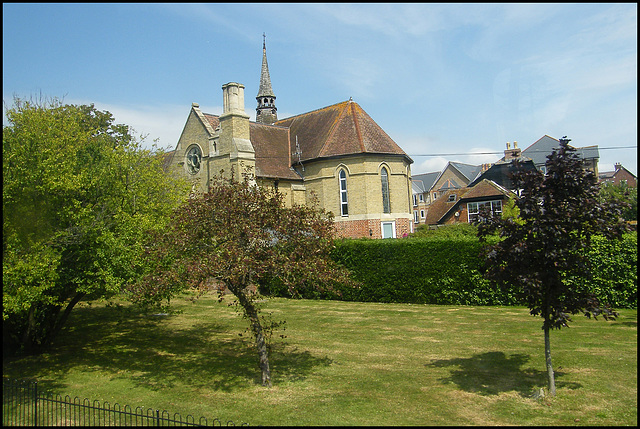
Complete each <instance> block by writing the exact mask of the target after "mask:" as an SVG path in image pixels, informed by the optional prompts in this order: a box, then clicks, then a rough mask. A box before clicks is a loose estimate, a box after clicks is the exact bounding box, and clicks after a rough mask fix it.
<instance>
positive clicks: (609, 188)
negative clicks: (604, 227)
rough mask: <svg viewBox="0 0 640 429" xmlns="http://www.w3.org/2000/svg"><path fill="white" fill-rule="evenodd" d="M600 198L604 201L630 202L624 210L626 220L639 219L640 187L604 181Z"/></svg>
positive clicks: (623, 214)
mask: <svg viewBox="0 0 640 429" xmlns="http://www.w3.org/2000/svg"><path fill="white" fill-rule="evenodd" d="M600 198H601V200H602V201H603V202H605V203H606V202H612V203H616V202H622V203H626V204H628V206H626V208H625V209H624V210H623V212H622V217H623V218H624V220H638V188H636V187H631V186H629V185H627V183H626V182H621V183H619V184H617V185H616V184H614V183H607V182H605V183H603V184H602V185H601V187H600Z"/></svg>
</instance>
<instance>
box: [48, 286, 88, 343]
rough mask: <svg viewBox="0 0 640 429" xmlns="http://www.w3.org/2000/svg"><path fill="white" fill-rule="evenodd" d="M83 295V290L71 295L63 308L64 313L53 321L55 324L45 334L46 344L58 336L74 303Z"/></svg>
mask: <svg viewBox="0 0 640 429" xmlns="http://www.w3.org/2000/svg"><path fill="white" fill-rule="evenodd" d="M85 295H86V293H84V292H78V293H77V294H76V296H75V297H73V299H72V300H71V302H69V304H67V308H65V310H64V313H62V316H60V318H59V319H57V320H56V322H55V324H54V326H53V329H52V330H51V333H50V334H49V335H48V336H47V338H46V345H49V344H51V342H52V341H53V340H54V338H55V337H57V336H58V333H59V332H60V330H61V329H62V327H63V326H64V324H65V323H67V319H68V318H69V315H70V314H71V310H73V308H74V307H75V306H76V304H77V303H78V302H80V300H81V299H82V298H84V296H85Z"/></svg>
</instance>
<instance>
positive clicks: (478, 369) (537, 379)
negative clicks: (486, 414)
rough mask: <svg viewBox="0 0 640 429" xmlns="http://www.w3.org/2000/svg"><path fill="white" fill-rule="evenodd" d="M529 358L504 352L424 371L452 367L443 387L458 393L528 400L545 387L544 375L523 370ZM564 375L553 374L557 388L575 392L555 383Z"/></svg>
mask: <svg viewBox="0 0 640 429" xmlns="http://www.w3.org/2000/svg"><path fill="white" fill-rule="evenodd" d="M529 360H530V357H529V355H525V354H513V355H511V356H507V355H505V354H504V353H503V352H487V353H481V354H477V355H475V356H472V357H470V358H456V359H440V360H435V361H433V362H431V363H428V364H425V366H427V367H434V368H446V367H451V370H450V375H449V376H448V377H444V378H441V379H440V380H441V381H442V383H443V384H448V383H453V384H455V385H457V386H458V387H459V388H460V389H462V390H464V391H466V392H470V393H477V394H479V395H483V396H491V395H498V394H500V393H502V392H511V391H515V392H517V393H518V394H519V395H520V396H522V397H530V396H531V395H532V393H533V391H534V389H537V388H540V387H542V386H546V385H547V372H546V371H542V370H537V369H533V368H530V367H528V368H523V366H524V365H525V364H526V363H527V362H529ZM563 375H565V373H563V372H560V371H555V379H556V388H558V389H560V388H567V389H578V388H580V387H582V385H581V384H579V383H574V382H563V381H561V380H558V379H559V378H560V377H562V376H563Z"/></svg>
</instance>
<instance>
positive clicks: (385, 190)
mask: <svg viewBox="0 0 640 429" xmlns="http://www.w3.org/2000/svg"><path fill="white" fill-rule="evenodd" d="M380 175H381V179H382V211H383V212H384V213H391V202H390V201H389V174H388V173H387V169H386V168H384V167H382V171H381V172H380Z"/></svg>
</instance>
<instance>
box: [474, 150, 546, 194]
mask: <svg viewBox="0 0 640 429" xmlns="http://www.w3.org/2000/svg"><path fill="white" fill-rule="evenodd" d="M515 161H519V162H520V163H521V166H522V168H524V169H525V170H534V171H535V170H536V167H535V165H534V163H533V160H531V159H529V158H526V157H522V156H521V157H518V158H514V159H512V160H509V161H499V162H496V163H495V164H493V165H492V166H491V167H489V168H488V169H487V170H486V171H484V172H482V173H480V174H479V175H478V177H476V179H475V180H473V181H472V182H471V183H469V184H468V185H467V186H469V187H474V186H475V185H476V184H478V183H479V182H481V181H482V180H485V179H486V180H491V181H493V182H495V183H497V184H499V185H501V186H503V187H505V188H507V189H511V188H512V187H513V183H512V181H511V175H512V174H513V173H515V172H516V171H517V167H516V164H515Z"/></svg>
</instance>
